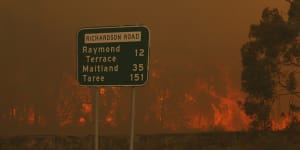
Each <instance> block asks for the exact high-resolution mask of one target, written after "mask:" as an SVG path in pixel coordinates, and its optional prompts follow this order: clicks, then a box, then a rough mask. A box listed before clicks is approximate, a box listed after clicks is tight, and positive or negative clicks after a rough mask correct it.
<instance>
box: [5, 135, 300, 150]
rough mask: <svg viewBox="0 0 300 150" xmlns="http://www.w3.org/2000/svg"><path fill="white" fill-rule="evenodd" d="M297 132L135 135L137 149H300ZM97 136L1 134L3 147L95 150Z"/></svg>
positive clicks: (111, 143) (123, 142) (125, 144)
mask: <svg viewBox="0 0 300 150" xmlns="http://www.w3.org/2000/svg"><path fill="white" fill-rule="evenodd" d="M299 133H300V132H299ZM299 133H298V132H287V131H285V132H207V133H193V134H191V133H189V134H156V135H136V136H135V150H300V136H299ZM99 142H100V148H99V149H101V150H126V149H129V137H128V136H100V139H99ZM93 147H94V136H92V135H88V136H81V137H79V136H53V135H52V136H50V135H45V136H42V135H32V136H13V137H3V136H2V137H0V150H92V149H93Z"/></svg>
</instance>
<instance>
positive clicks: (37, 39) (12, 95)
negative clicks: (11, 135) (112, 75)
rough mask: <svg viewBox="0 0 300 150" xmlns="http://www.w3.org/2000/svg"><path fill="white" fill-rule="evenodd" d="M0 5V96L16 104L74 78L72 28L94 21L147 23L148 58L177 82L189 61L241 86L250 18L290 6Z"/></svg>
mask: <svg viewBox="0 0 300 150" xmlns="http://www.w3.org/2000/svg"><path fill="white" fill-rule="evenodd" d="M0 3H1V5H0V18H1V20H2V21H1V23H0V33H1V36H0V43H1V53H2V54H1V55H0V57H1V59H0V67H1V74H0V83H1V86H0V90H1V93H2V94H1V95H0V101H3V100H8V99H12V100H15V103H16V104H17V103H18V101H17V100H18V99H26V98H28V99H32V98H37V99H43V100H45V101H51V100H52V99H54V98H55V97H53V95H55V93H56V92H57V89H58V88H59V86H60V85H61V82H62V75H63V73H68V74H73V75H74V77H75V76H76V73H75V71H76V46H77V43H76V34H77V32H78V31H79V29H80V28H82V27H95V26H118V25H136V24H144V25H147V26H148V27H149V28H150V59H151V60H154V59H157V60H159V63H160V65H161V66H166V67H167V68H170V70H173V72H175V73H176V77H175V78H176V79H177V81H178V84H182V83H183V82H185V81H188V80H189V78H187V77H188V76H189V75H190V74H193V72H183V71H182V70H185V69H184V68H183V69H182V67H183V66H186V65H192V66H193V68H194V69H195V72H199V71H198V70H200V72H201V73H203V76H205V77H209V76H216V77H218V74H219V71H218V70H220V69H222V68H225V69H227V70H228V71H229V74H230V78H231V79H232V82H233V85H234V87H237V88H239V87H240V73H241V57H240V47H241V45H242V44H243V43H244V42H245V41H247V35H248V31H249V26H250V24H253V23H257V22H258V21H259V19H260V15H261V12H262V10H263V9H264V8H265V7H276V8H279V9H280V10H281V12H282V13H283V14H286V11H287V8H288V3H287V2H285V1H284V0H252V1H240V0H227V1H199V0H187V1H179V0H173V1H159V0H151V1H147V2H142V1H138V0H129V1H117V0H110V1H94V0H88V1H80V0H73V1H68V2H65V1H58V0H48V1H38V0H32V1H30V2H29V1H9V0H4V1H2V2H0ZM151 67H152V66H150V70H151ZM173 72H172V73H173ZM167 74H168V73H167ZM170 76H173V75H172V74H171V73H170ZM177 81H176V82H177ZM174 82H175V81H174ZM146 86H147V85H146ZM217 86H223V85H217Z"/></svg>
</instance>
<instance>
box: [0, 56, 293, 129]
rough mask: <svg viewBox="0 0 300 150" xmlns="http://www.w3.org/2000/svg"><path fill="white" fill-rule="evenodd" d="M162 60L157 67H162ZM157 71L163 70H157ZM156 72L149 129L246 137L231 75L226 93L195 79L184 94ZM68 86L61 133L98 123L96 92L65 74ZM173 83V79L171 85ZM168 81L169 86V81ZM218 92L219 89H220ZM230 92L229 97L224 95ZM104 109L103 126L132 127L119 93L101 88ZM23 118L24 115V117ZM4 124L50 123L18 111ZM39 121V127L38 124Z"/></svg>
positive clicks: (275, 123) (283, 122) (61, 104)
mask: <svg viewBox="0 0 300 150" xmlns="http://www.w3.org/2000/svg"><path fill="white" fill-rule="evenodd" d="M158 62H159V61H158V60H155V61H153V62H152V63H153V64H152V65H153V66H158ZM157 68H158V67H157ZM157 68H153V69H152V68H151V70H150V73H149V75H150V80H149V86H147V87H145V88H146V89H147V91H151V92H145V93H147V94H148V95H149V96H148V95H147V96H145V99H149V101H148V104H149V105H146V106H147V108H143V110H145V112H144V113H143V114H144V116H143V119H141V120H143V121H144V124H149V123H155V124H158V125H159V126H160V128H161V129H165V130H169V131H174V132H176V131H178V130H183V129H184V130H193V131H194V130H197V131H214V130H218V129H219V130H225V131H246V130H248V128H249V123H250V122H251V119H250V118H249V117H248V116H247V115H246V114H245V113H244V111H243V110H242V108H241V104H242V103H243V100H244V99H245V94H244V93H242V92H241V91H240V90H239V89H238V88H236V87H234V86H233V84H232V83H231V79H230V76H229V73H228V72H226V71H225V70H222V71H221V72H222V73H221V77H220V78H222V82H223V83H220V84H223V85H224V86H223V87H222V90H220V87H217V86H216V85H214V84H213V83H212V82H211V81H210V80H204V79H203V78H201V77H200V76H199V77H196V78H195V79H192V80H193V81H192V82H190V83H191V84H189V85H188V86H183V87H182V88H181V89H180V91H178V90H175V89H173V86H161V85H160V84H162V83H161V81H162V80H165V79H163V77H164V75H163V72H162V70H164V69H161V70H159V69H157ZM64 77H65V80H64V83H63V84H62V86H61V89H60V96H59V98H58V100H57V108H56V113H57V117H58V118H59V125H60V126H61V127H64V126H68V125H71V124H77V125H78V126H85V125H87V124H91V123H92V122H93V110H94V109H93V89H92V88H89V87H81V86H79V85H78V83H77V81H76V80H75V78H74V77H72V76H70V75H68V74H64ZM169 80H170V82H172V81H171V79H169ZM169 80H168V81H169ZM218 88H219V89H218ZM220 91H222V92H220ZM224 91H225V92H224ZM98 92H99V94H100V97H101V98H99V99H98V100H99V105H101V106H100V109H101V111H100V112H102V113H103V115H102V116H101V115H100V117H102V118H99V120H100V123H102V124H106V125H108V126H110V127H112V128H115V127H118V126H120V124H119V123H120V122H121V121H122V120H123V121H124V120H127V121H128V122H129V113H120V111H119V109H120V108H121V107H122V105H121V104H120V101H121V99H124V98H123V97H122V96H124V94H122V88H120V87H105V88H103V87H101V88H99V89H98ZM20 114H22V115H20ZM2 118H11V119H14V120H18V121H21V122H27V123H28V124H31V125H32V124H35V123H36V122H38V124H42V123H43V122H47V118H45V117H44V116H43V114H41V113H37V112H36V111H35V109H34V107H33V106H23V107H20V106H14V107H12V108H11V109H10V110H9V112H7V114H2ZM36 119H38V121H37V120H36ZM291 120H292V119H291V116H290V115H285V116H281V117H280V118H279V119H272V130H283V129H285V128H287V126H288V125H289V123H290V122H291Z"/></svg>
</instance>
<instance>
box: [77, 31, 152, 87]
mask: <svg viewBox="0 0 300 150" xmlns="http://www.w3.org/2000/svg"><path fill="white" fill-rule="evenodd" d="M77 36H78V41H77V42H78V46H77V80H78V82H79V84H80V85H89V86H141V85H144V84H145V82H146V81H147V79H148V70H149V66H148V62H149V30H148V28H147V27H145V26H121V27H100V28H83V29H81V30H80V31H79V32H78V35H77Z"/></svg>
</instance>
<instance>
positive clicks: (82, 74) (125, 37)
mask: <svg viewBox="0 0 300 150" xmlns="http://www.w3.org/2000/svg"><path fill="white" fill-rule="evenodd" d="M77 38H78V41H77V44H78V45H77V80H78V82H79V84H80V85H82V86H94V87H99V86H132V102H131V103H132V105H131V131H130V150H133V140H134V114H135V112H134V107H135V88H134V87H135V86H143V85H144V84H145V82H146V81H147V80H148V70H149V65H148V64H149V30H148V28H147V27H145V26H120V27H100V28H82V29H80V31H79V32H78V33H77ZM95 99H96V100H95V105H96V106H95V126H96V127H95V150H98V138H99V137H98V130H99V129H98V90H97V93H96V95H95Z"/></svg>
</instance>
